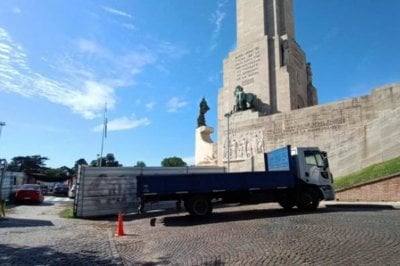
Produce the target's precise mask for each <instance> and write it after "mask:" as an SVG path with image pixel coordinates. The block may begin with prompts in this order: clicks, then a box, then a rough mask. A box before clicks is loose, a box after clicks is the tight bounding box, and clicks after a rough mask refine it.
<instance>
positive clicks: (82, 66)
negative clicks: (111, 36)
mask: <svg viewBox="0 0 400 266" xmlns="http://www.w3.org/2000/svg"><path fill="white" fill-rule="evenodd" d="M75 44H76V47H75V48H76V51H75V52H74V51H72V52H68V53H63V52H60V53H58V55H57V57H55V58H51V56H46V58H45V59H43V57H40V58H41V62H42V63H44V64H47V66H48V67H50V68H51V69H52V71H51V72H50V73H51V76H50V75H48V74H46V75H44V74H42V73H39V72H37V71H35V70H34V69H32V68H31V67H30V66H29V65H28V62H29V60H28V56H27V54H26V52H25V51H24V49H23V48H22V47H21V46H20V45H19V44H17V43H16V42H14V41H13V39H12V38H11V36H10V35H9V34H8V32H7V31H6V30H5V29H3V28H1V27H0V90H3V91H9V92H13V93H17V94H20V95H22V96H25V97H42V98H45V99H47V100H48V101H50V102H52V103H55V104H60V105H63V106H65V107H67V108H69V109H71V111H72V112H74V113H76V114H79V115H80V116H82V117H83V118H85V119H93V118H96V117H100V116H101V115H102V111H103V107H104V103H105V102H106V101H107V102H108V106H109V107H110V109H112V108H113V107H114V106H115V104H116V93H117V89H118V88H121V87H127V86H133V85H135V84H136V81H135V80H136V79H135V77H136V76H137V75H138V74H139V73H141V72H142V71H143V70H144V68H145V67H147V66H149V65H158V64H159V62H160V60H161V58H163V59H162V60H164V59H165V56H166V55H167V54H168V53H174V54H175V55H174V56H175V57H181V56H183V55H184V54H185V53H186V52H184V49H180V48H179V47H175V46H174V45H172V44H171V43H169V42H161V45H158V44H155V45H154V47H153V48H152V49H150V48H146V47H143V46H139V47H140V48H138V49H136V50H131V51H130V52H128V53H120V52H119V51H117V52H114V51H111V50H109V49H107V48H106V47H103V46H102V45H101V44H99V43H98V42H96V41H93V40H88V39H84V38H81V39H77V40H76V41H75ZM169 56H170V58H171V57H173V56H172V55H169ZM154 104H155V103H148V104H147V105H145V108H146V109H147V110H151V109H152V108H154ZM186 104H187V103H186V102H184V101H182V100H180V99H178V98H173V99H171V101H170V102H169V103H168V110H169V111H170V112H176V111H177V110H178V109H179V108H182V107H183V106H185V105H186Z"/></svg>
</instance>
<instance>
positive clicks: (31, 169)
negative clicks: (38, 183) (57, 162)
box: [7, 155, 48, 173]
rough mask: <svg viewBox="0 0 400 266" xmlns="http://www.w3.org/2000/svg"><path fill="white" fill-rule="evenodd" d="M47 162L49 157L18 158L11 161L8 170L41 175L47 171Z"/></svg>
mask: <svg viewBox="0 0 400 266" xmlns="http://www.w3.org/2000/svg"><path fill="white" fill-rule="evenodd" d="M47 160H48V158H47V157H42V156H40V155H33V156H17V157H14V158H12V159H11V162H10V163H9V164H8V168H7V169H8V171H14V172H28V173H40V172H41V170H43V169H45V166H46V163H45V162H46V161H47Z"/></svg>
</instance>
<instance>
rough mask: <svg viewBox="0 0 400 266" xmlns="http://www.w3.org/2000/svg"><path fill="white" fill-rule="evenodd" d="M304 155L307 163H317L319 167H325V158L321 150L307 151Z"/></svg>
mask: <svg viewBox="0 0 400 266" xmlns="http://www.w3.org/2000/svg"><path fill="white" fill-rule="evenodd" d="M304 157H305V160H306V164H310V165H316V166H318V167H325V164H324V159H323V158H322V155H321V153H320V152H319V151H305V152H304Z"/></svg>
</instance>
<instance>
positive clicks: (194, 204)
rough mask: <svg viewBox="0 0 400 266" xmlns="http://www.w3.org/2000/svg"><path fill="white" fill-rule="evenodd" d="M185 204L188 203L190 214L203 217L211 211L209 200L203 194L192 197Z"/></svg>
mask: <svg viewBox="0 0 400 266" xmlns="http://www.w3.org/2000/svg"><path fill="white" fill-rule="evenodd" d="M185 205H188V206H187V207H188V211H189V213H190V215H192V216H196V217H205V216H208V215H209V214H211V212H212V204H211V200H210V199H209V198H207V197H204V196H196V197H193V198H191V199H190V200H189V201H188V204H185Z"/></svg>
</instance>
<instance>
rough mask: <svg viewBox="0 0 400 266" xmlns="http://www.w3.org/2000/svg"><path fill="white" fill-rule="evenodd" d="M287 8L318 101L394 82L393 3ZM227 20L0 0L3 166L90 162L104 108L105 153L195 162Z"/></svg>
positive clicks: (205, 3) (223, 52)
mask: <svg viewBox="0 0 400 266" xmlns="http://www.w3.org/2000/svg"><path fill="white" fill-rule="evenodd" d="M249 1H251V0H249ZM294 2H295V23H296V39H297V42H298V43H299V44H300V45H301V47H302V48H303V50H304V51H305V52H306V54H307V59H308V61H310V62H311V63H312V67H313V80H314V85H315V86H316V87H317V89H318V95H319V101H320V103H328V102H332V101H337V100H343V99H348V98H350V97H354V96H360V95H364V94H367V93H369V91H370V90H371V89H372V88H373V87H376V86H381V85H384V84H388V83H394V82H399V81H400V52H399V45H398V44H399V43H400V22H399V18H398V11H399V10H400V1H398V0H382V1H376V0H349V1H343V0H324V1H320V0H306V1H300V0H295V1H294ZM235 12H236V11H235V1H233V0H201V1H200V0H168V1H166V0H165V1H161V0H120V1H100V0H98V1H89V0H87V1H81V0H69V1H54V0H40V1H33V0H2V1H0V106H1V108H0V121H3V122H6V126H5V127H3V130H2V135H1V138H0V157H2V158H6V159H8V160H10V159H11V158H12V157H14V156H20V155H21V156H26V155H36V154H39V155H42V156H46V157H48V158H49V159H50V160H49V161H47V166H50V167H60V166H63V165H66V166H69V167H71V166H73V165H74V163H75V161H76V160H78V159H80V158H84V159H86V160H87V161H88V162H90V161H91V160H94V159H96V156H97V154H99V153H100V144H101V125H102V122H103V110H104V103H105V101H107V105H108V112H107V117H108V121H109V123H108V137H107V139H106V141H105V146H104V155H105V154H106V153H114V155H115V157H116V159H117V160H119V161H120V163H122V164H123V165H124V166H132V165H134V164H135V163H136V162H137V161H139V160H140V161H144V162H145V163H146V164H147V165H149V166H150V165H155V166H157V165H160V162H161V161H162V159H163V158H165V157H170V156H179V157H182V158H183V159H184V160H186V161H187V162H188V163H191V162H193V161H194V159H193V156H194V138H195V136H194V132H195V128H196V123H197V122H196V121H197V116H198V111H199V110H198V109H199V108H198V105H199V102H200V100H201V98H202V97H205V98H206V100H207V101H208V104H209V106H210V109H211V110H210V111H209V112H208V113H207V115H206V120H207V124H208V125H209V126H212V127H214V128H215V129H216V128H217V124H216V123H217V122H216V121H217V117H216V116H217V95H218V90H219V89H220V88H221V87H222V62H223V59H224V58H225V57H226V56H227V55H228V53H229V52H230V51H232V50H233V49H235V47H236V25H235V23H236V18H235V15H236V13H235ZM216 138H217V135H216V134H215V135H214V136H213V139H216Z"/></svg>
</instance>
